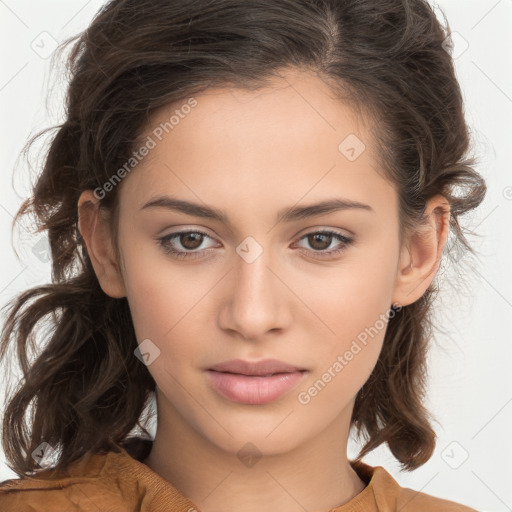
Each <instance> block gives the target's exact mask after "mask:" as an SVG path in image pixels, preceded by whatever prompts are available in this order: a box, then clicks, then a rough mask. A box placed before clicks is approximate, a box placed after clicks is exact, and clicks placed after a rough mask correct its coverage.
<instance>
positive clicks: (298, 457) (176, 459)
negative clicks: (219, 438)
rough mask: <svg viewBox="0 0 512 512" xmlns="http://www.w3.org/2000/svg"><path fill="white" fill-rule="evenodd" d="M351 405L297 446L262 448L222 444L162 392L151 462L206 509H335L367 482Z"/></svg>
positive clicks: (148, 462) (217, 511) (300, 511)
mask: <svg viewBox="0 0 512 512" xmlns="http://www.w3.org/2000/svg"><path fill="white" fill-rule="evenodd" d="M159 398H162V397H161V396H160V397H159ZM164 400H165V399H164ZM351 412H352V411H351V409H350V410H347V411H344V413H343V414H342V415H341V416H340V417H338V418H336V419H335V420H334V421H333V422H332V423H331V424H330V425H329V427H328V428H327V429H325V430H324V431H323V432H321V433H319V434H318V435H316V436H314V437H313V439H311V440H308V442H307V443H303V444H301V445H299V446H297V447H295V448H294V449H293V450H291V451H288V452H285V453H278V454H264V453H263V454H262V453H261V452H259V451H258V452H257V453H256V452H254V451H253V452H252V453H251V448H250V445H245V448H244V449H242V450H233V451H231V452H230V451H226V450H224V449H221V448H219V447H218V446H217V445H215V444H214V443H212V442H210V441H209V440H208V439H206V438H205V437H204V436H201V435H199V433H198V432H197V431H195V430H194V429H193V428H190V426H189V425H188V424H187V423H186V422H185V421H184V420H183V418H181V417H180V415H179V413H178V412H177V411H176V410H175V409H173V408H172V406H170V404H169V403H168V402H164V403H162V400H158V428H157V433H156V436H155V440H154V442H153V447H152V450H151V452H150V454H149V456H148V457H147V458H146V459H145V460H144V461H143V462H144V464H146V465H147V466H149V467H150V468H151V469H152V470H153V471H155V472H156V473H158V474H159V475H160V476H161V477H162V478H164V479H165V480H167V481H168V482H170V483H172V484H173V485H174V486H175V487H176V488H177V489H178V490H179V491H180V492H181V494H183V495H184V496H185V497H186V498H188V499H189V500H191V501H192V502H193V503H194V504H195V505H197V506H198V507H199V508H200V509H201V511H202V512H226V510H229V511H241V510H243V511H244V512H256V511H258V512H260V511H261V510H269V509H276V510H280V511H281V512H303V511H304V510H330V509H331V508H335V507H339V506H341V505H343V504H345V503H347V502H348V501H350V500H351V499H352V498H354V497H355V496H356V495H357V494H359V493H360V492H361V491H362V490H363V489H364V487H365V483H364V482H363V481H362V480H361V479H360V478H359V476H358V475H357V473H356V472H355V471H354V469H353V468H352V466H351V465H350V463H349V461H348V459H347V455H346V448H347V440H348V430H349V422H350V414H351ZM243 445H244V443H241V446H243Z"/></svg>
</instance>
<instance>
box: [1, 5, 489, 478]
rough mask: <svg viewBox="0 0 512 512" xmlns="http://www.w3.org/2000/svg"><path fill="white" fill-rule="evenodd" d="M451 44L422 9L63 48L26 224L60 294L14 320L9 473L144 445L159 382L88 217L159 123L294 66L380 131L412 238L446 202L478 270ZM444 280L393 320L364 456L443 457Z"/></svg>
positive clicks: (105, 203) (103, 18)
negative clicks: (60, 101)
mask: <svg viewBox="0 0 512 512" xmlns="http://www.w3.org/2000/svg"><path fill="white" fill-rule="evenodd" d="M448 35H449V27H448V23H447V22H446V19H445V24H444V25H443V24H442V23H441V22H440V20H439V19H438V18H437V17H436V14H435V12H434V11H433V9H432V7H431V6H430V5H429V4H428V3H427V2H426V1H423V0H279V1H276V0H251V1H250V2H248V1H246V0H215V1H214V2H212V1H207V0H194V1H190V0H113V1H110V2H108V3H107V4H106V5H105V6H104V7H103V8H102V9H101V10H100V12H99V13H98V14H97V15H96V17H95V18H94V20H93V21H92V23H91V24H90V26H89V27H88V28H87V29H86V30H85V31H84V32H83V33H81V34H79V35H77V36H76V37H74V38H72V39H71V40H68V41H66V42H65V44H63V45H61V51H62V50H64V49H68V48H70V52H69V55H68V60H67V65H68V68H67V69H68V72H69V85H68V90H67V103H66V117H65V120H64V122H63V123H62V124H60V125H59V126H57V127H55V130H56V131H55V134H54V135H53V136H52V138H51V141H50V144H49V148H48V151H47V153H46V154H45V161H44V166H43V169H42V172H41V174H40V175H39V176H38V178H37V181H36V183H35V186H34V188H33V194H32V195H31V197H30V198H29V199H27V200H26V201H25V202H24V203H23V204H22V206H21V207H20V209H19V211H18V213H17V216H16V219H15V222H17V221H19V220H20V217H21V216H25V215H27V214H29V215H30V216H31V217H33V219H34V220H33V222H35V224H36V225H37V229H38V230H39V231H47V233H48V238H49V242H50V246H51V257H52V282H51V283H49V284H46V285H44V286H37V287H34V288H31V289H29V290H27V291H25V292H24V293H21V294H20V295H18V296H17V297H15V298H14V299H12V300H11V302H10V303H9V304H8V305H7V306H6V308H7V307H8V312H7V313H8V314H6V323H5V328H4V330H3V332H2V337H1V345H0V361H2V360H3V361H4V363H5V362H6V360H7V357H6V355H7V353H8V348H9V347H11V346H12V348H13V349H15V351H16V359H17V363H18V364H19V366H20V367H21V370H22V375H23V376H22V378H21V379H20V381H19V382H16V385H15V386H14V390H13V392H12V393H11V395H12V396H10V397H9V399H8V402H7V407H6V409H5V415H4V419H3V436H2V441H3V447H4V451H5V454H6V457H7V461H8V463H9V466H10V467H11V468H12V469H13V470H14V471H15V472H16V473H17V474H19V475H29V474H34V473H36V472H37V470H38V464H37V462H36V461H35V460H34V459H33V458H32V457H31V453H32V452H33V450H34V449H35V448H36V447H37V446H38V445H39V444H40V443H42V442H47V443H49V444H50V445H51V446H53V447H56V446H57V447H59V458H58V461H57V463H56V464H55V465H54V467H55V468H56V469H57V470H58V469H63V468H66V467H67V466H68V465H69V464H70V463H71V462H73V461H75V460H76V459H78V458H80V457H81V456H83V455H84V454H85V453H87V452H93V453H98V452H103V451H108V450H118V447H119V446H120V445H123V443H124V442H126V441H127V440H128V439H130V437H131V436H132V434H133V431H134V429H137V428H140V429H142V430H143V431H144V432H145V433H146V434H147V433H148V432H147V430H146V429H145V427H144V424H143V422H142V421H141V418H142V417H143V416H144V411H145V410H146V407H147V406H148V404H149V403H150V400H151V398H152V397H153V396H154V394H153V392H154V390H155V382H154V380H153V378H152V377H151V375H150V373H149V372H148V369H147V367H146V366H145V365H144V364H142V363H141V362H140V361H139V360H138V359H137V358H136V357H134V353H133V352H134V350H135V349H136V347H137V340H136V337H135V332H134V328H133V323H132V320H131V316H130V311H129V308H128V303H127V300H126V298H120V299H118V298H111V297H109V296H108V295H106V294H105V293H104V292H103V291H102V289H101V288H100V286H99V283H98V280H97V277H96V275H95V273H94V270H93V267H92V265H91V262H90V259H89V257H88V254H87V250H86V247H85V245H84V241H83V239H82V237H81V235H80V232H79V230H78V228H77V222H78V212H77V201H78V198H79V196H80V194H81V192H82V191H84V190H86V189H96V188H97V187H101V186H102V184H104V183H106V182H107V181H108V180H109V179H110V178H111V177H112V175H113V173H114V172H115V170H116V169H119V168H120V167H121V166H122V165H123V163H124V162H126V161H127V160H128V159H129V158H130V156H131V154H132V151H133V150H134V148H136V147H137V144H138V141H137V138H138V137H139V136H140V135H141V133H143V129H144V128H145V127H146V126H147V124H148V122H149V121H150V116H151V114H152V113H154V112H155V111H156V110H157V109H158V108H159V107H162V106H164V105H168V104H171V103H174V102H178V101H182V100H183V99H184V98H189V97H191V96H193V95H195V94H199V93H201V92H202V91H204V90H206V89H207V88H209V87H212V86H216V87H240V88H246V89H251V90H255V89H257V88H258V87H261V86H265V85H267V84H268V83H269V80H270V79H272V77H275V76H278V75H279V72H280V71H282V70H283V69H285V68H297V69H307V70H313V71H314V72H315V73H317V75H318V76H319V77H321V78H322V79H323V80H325V81H326V83H328V84H329V85H330V86H331V88H332V90H333V91H336V92H337V93H338V94H339V97H340V98H343V99H344V100H345V101H349V102H350V103H351V105H353V106H355V107H357V108H359V109H360V111H364V112H365V113H367V114H368V115H370V116H372V118H373V119H374V121H375V123H374V125H375V126H376V127H377V128H376V130H375V133H374V136H375V140H376V143H377V146H378V148H379V155H380V158H381V160H382V162H381V165H382V167H383V169H384V170H385V172H386V176H387V178H388V179H389V180H390V181H391V182H392V183H393V184H395V185H396V190H397V193H398V195H399V205H400V210H399V213H400V240H402V239H403V238H402V234H404V233H406V232H409V231H412V230H414V228H417V227H418V226H419V225H420V224H421V223H422V222H424V221H425V219H424V212H425V206H426V202H427V200H428V199H429V198H431V197H433V196H434V195H436V194H442V195H443V196H444V197H445V198H446V199H447V200H448V202H449V205H450V209H451V215H450V228H451V230H450V231H451V237H452V242H451V243H452V248H457V247H458V248H462V249H464V250H467V251H469V253H472V254H473V255H476V252H475V250H474V249H473V248H472V247H471V246H470V244H469V242H468V240H467V238H466V236H465V232H466V234H468V231H467V230H466V229H465V228H464V227H463V226H462V225H461V224H459V216H461V215H463V214H465V213H466V212H468V211H470V210H472V209H474V208H476V207H477V206H478V205H479V204H480V203H481V202H482V200H483V198H484V196H485V192H486V185H485V182H484V180H483V179H482V177H481V176H480V175H479V173H477V172H476V171H475V159H474V157H470V156H468V152H469V148H470V138H469V133H468V127H467V125H466V121H465V118H464V112H463V101H462V96H461V91H460V87H459V84H458V82H457V79H456V76H455V72H454V65H453V60H452V58H451V56H450V54H449V53H448V52H447V51H445V47H446V44H445V43H444V42H445V39H446V37H447V36H448ZM44 133H45V132H43V133H41V134H38V135H37V136H36V137H34V138H33V139H32V140H31V141H29V143H28V144H27V146H26V148H25V152H26V151H27V148H28V147H29V146H30V145H31V143H32V142H33V141H34V140H36V139H37V138H38V137H40V136H41V135H43V134H44ZM117 197H118V188H117V189H116V188H115V187H114V189H113V190H112V191H111V192H110V193H109V194H106V195H105V197H104V198H103V199H102V200H101V207H102V208H104V209H106V210H109V211H112V212H113V213H114V215H113V216H112V222H113V229H114V233H115V232H116V231H115V227H116V226H117V220H118V217H117V205H118V201H117ZM116 240H117V235H116ZM445 253H446V251H445ZM445 255H446V254H445ZM444 259H446V258H444ZM434 282H435V281H433V283H432V285H431V286H430V287H429V289H428V290H427V291H426V293H425V294H424V295H423V296H422V297H421V298H420V299H419V300H417V301H416V302H414V303H413V304H410V305H408V306H404V307H402V308H398V309H397V310H396V311H395V315H394V317H393V318H391V319H390V320H389V324H388V327H387V331H386V334H385V339H384V345H383V349H382V351H381V354H380V357H379V360H378V362H377V365H376V367H375V369H374V371H373V373H372V374H371V376H370V378H369V379H368V381H367V382H366V383H365V384H364V386H363V387H362V388H361V390H360V391H359V393H358V395H357V397H356V402H355V407H354V410H353V415H352V426H353V427H354V428H355V430H356V431H357V433H358V434H359V435H360V436H364V438H365V439H364V440H365V444H364V445H363V447H362V449H361V451H360V453H359V456H358V458H361V457H363V456H364V455H365V454H367V453H368V452H369V451H371V450H373V449H374V448H376V447H377V446H379V445H381V444H383V443H387V445H388V446H389V448H390V450H391V452H392V453H393V454H394V456H395V457H396V458H397V459H398V460H399V461H400V463H401V464H402V467H403V468H404V469H407V470H412V469H414V468H416V467H418V466H420V465H422V464H424V463H425V462H426V461H427V460H428V459H429V458H430V456H431V455H432V453H433V450H434V446H435V433H434V431H433V429H432V427H431V424H430V422H431V418H430V416H429V413H428V411H427V410H426V409H425V408H424V406H423V398H424V393H425V387H426V367H425V362H426V354H427V349H428V344H429V340H430V338H431V335H432V326H433V322H432V316H431V309H432V303H433V299H434V297H435V294H436V292H437V291H438V290H437V288H436V286H437V285H436V284H434ZM43 325H45V326H46V327H47V330H46V331H45V335H44V338H43V340H42V342H41V343H40V344H38V343H37V342H36V337H35V335H36V332H38V327H41V326H43ZM31 351H34V354H32V352H31Z"/></svg>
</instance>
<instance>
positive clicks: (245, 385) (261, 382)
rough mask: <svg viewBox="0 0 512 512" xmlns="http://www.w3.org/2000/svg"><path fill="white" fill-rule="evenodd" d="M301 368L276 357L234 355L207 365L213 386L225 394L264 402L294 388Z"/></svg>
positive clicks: (302, 374) (253, 402)
mask: <svg viewBox="0 0 512 512" xmlns="http://www.w3.org/2000/svg"><path fill="white" fill-rule="evenodd" d="M305 371H306V370H304V369H302V368H298V367H296V366H291V365H289V364H286V363H283V362H282V361H278V360H276V359H265V360H262V361H258V362H251V361H244V360H242V359H234V360H232V361H226V362H224V363H220V364H216V365H214V366H212V367H211V368H209V369H208V374H209V376H210V381H211V383H212V385H213V387H214V388H215V389H216V390H217V391H218V392H219V393H220V394H221V395H223V396H224V397H225V398H228V399H229V400H232V401H234V402H239V403H244V404H252V405H256V404H266V403H269V402H273V401H274V400H277V399H278V398H279V397H281V396H282V395H284V394H285V393H286V392H288V391H290V390H291V389H292V388H294V387H295V386H296V385H297V384H298V383H299V382H300V380H301V379H302V378H303V376H304V374H305Z"/></svg>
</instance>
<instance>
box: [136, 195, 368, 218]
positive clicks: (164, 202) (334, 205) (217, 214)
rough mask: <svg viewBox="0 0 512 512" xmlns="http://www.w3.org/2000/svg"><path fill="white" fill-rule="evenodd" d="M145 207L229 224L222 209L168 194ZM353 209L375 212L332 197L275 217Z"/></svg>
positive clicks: (312, 215) (359, 204) (280, 212)
mask: <svg viewBox="0 0 512 512" xmlns="http://www.w3.org/2000/svg"><path fill="white" fill-rule="evenodd" d="M147 208H166V209H168V210H175V211H179V212H182V213H185V214H187V215H193V216H195V217H202V218H205V219H213V220H218V221H220V222H223V223H224V224H229V220H228V217H227V215H226V214H225V213H224V212H223V211H222V210H219V209H217V208H212V207H210V206H206V205H202V204H199V203H194V202H191V201H185V200H183V199H177V198H174V197H169V196H159V197H156V198H154V199H152V200H150V201H148V202H147V203H146V204H144V206H142V208H141V210H144V209H147ZM353 209H358V210H363V211H368V212H372V213H375V210H374V209H373V208H372V207H371V206H370V205H368V204H364V203H360V202H359V201H352V200H349V199H342V198H333V199H326V200H324V201H320V202H318V203H313V204H308V205H303V206H291V207H287V208H283V209H282V210H279V212H278V213H277V216H276V219H277V221H278V222H292V221H297V220H302V219H308V218H310V217H315V216H317V215H325V214H328V213H332V212H336V211H340V210H353Z"/></svg>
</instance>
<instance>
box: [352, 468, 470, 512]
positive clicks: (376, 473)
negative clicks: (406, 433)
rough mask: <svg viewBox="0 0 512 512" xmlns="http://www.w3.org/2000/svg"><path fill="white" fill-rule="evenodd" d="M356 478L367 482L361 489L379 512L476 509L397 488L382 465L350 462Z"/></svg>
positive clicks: (460, 511)
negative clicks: (363, 489) (369, 496)
mask: <svg viewBox="0 0 512 512" xmlns="http://www.w3.org/2000/svg"><path fill="white" fill-rule="evenodd" d="M352 465H353V468H354V469H355V471H356V472H357V473H358V475H359V476H360V478H362V479H363V480H365V481H366V482H368V486H367V489H365V491H366V492H367V493H368V494H371V496H372V500H371V501H368V503H371V504H372V506H373V507H374V508H375V509H376V510H379V511H382V512H396V511H400V512H431V511H433V510H435V511H436V512H478V511H477V510H475V509H473V508H470V507H468V506H466V505H463V504H461V503H456V502H454V501H450V500H446V499H443V498H438V497H435V496H431V495H430V494H426V493H423V492H419V491H415V490H413V489H409V488H406V487H401V486H400V485H399V484H398V482H397V481H396V480H395V479H394V478H393V477H392V476H391V474H390V473H388V471H386V470H385V469H384V468H383V467H382V466H376V467H372V466H369V465H367V464H365V463H363V462H361V461H357V462H353V463H352Z"/></svg>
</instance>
